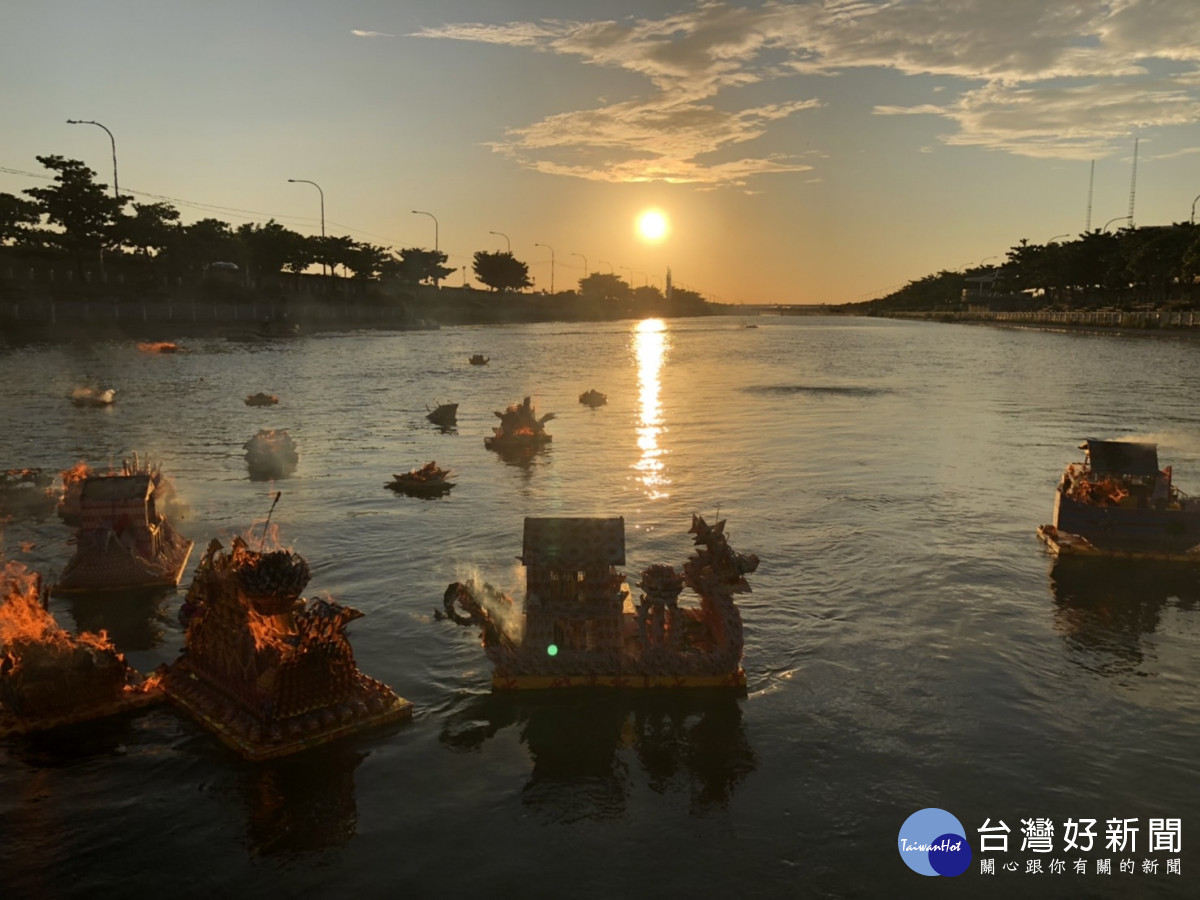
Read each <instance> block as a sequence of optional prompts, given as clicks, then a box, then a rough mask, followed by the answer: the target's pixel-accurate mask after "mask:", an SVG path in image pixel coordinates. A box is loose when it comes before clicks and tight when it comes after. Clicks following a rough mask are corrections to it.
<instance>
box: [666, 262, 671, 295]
mask: <svg viewBox="0 0 1200 900" xmlns="http://www.w3.org/2000/svg"><path fill="white" fill-rule="evenodd" d="M666 295H667V299H668V300H670V299H671V269H670V268H668V269H667V291H666Z"/></svg>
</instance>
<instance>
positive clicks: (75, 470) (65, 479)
mask: <svg viewBox="0 0 1200 900" xmlns="http://www.w3.org/2000/svg"><path fill="white" fill-rule="evenodd" d="M60 474H61V475H62V484H63V493H64V494H65V493H66V492H67V490H68V489H69V488H70V487H71V485H73V484H75V483H76V482H77V481H83V479H85V478H87V477H88V476H89V475H91V474H92V470H91V468H89V467H88V464H87V463H86V462H84V461H83V460H82V459H81V460H80V461H79V462H77V463H75V465H73V466H71V468H69V469H63V470H62V472H61V473H60Z"/></svg>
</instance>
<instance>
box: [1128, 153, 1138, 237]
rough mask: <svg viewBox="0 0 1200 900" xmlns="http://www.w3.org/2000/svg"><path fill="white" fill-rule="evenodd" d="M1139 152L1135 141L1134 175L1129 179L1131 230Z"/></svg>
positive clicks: (1131, 226)
mask: <svg viewBox="0 0 1200 900" xmlns="http://www.w3.org/2000/svg"><path fill="white" fill-rule="evenodd" d="M1137 151H1138V139H1137V138H1134V139H1133V174H1132V175H1131V176H1130V178H1129V228H1130V230H1132V229H1133V198H1134V197H1135V196H1136V194H1137Z"/></svg>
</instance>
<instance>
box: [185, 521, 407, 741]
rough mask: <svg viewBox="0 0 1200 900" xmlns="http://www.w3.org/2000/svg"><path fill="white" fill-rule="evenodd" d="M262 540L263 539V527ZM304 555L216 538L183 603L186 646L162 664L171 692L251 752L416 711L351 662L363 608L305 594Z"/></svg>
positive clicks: (332, 735) (330, 736) (332, 736)
mask: <svg viewBox="0 0 1200 900" xmlns="http://www.w3.org/2000/svg"><path fill="white" fill-rule="evenodd" d="M263 540H264V541H265V540H266V537H265V536H264V538H263ZM309 577H310V571H309V567H308V563H307V562H305V560H304V558H303V557H302V556H300V555H299V554H296V553H293V552H292V551H290V550H284V549H276V550H270V551H269V552H263V551H262V549H261V544H260V549H259V550H258V551H255V550H251V549H250V547H249V546H248V544H247V543H246V541H245V540H243V539H242V538H240V537H239V538H235V539H234V541H233V546H232V549H231V551H230V552H229V553H226V552H224V548H223V547H222V546H221V543H220V542H219V541H217V540H215V539H214V540H213V541H212V542H210V543H209V545H208V550H207V552H206V553H205V555H204V558H203V559H202V560H201V562H200V565H199V566H198V567H197V569H196V574H195V577H194V578H193V580H192V584H191V587H190V588H188V593H187V599H186V601H185V603H184V607H185V609H186V610H187V611H188V615H187V620H186V627H187V632H186V635H185V639H184V641H185V648H186V649H185V651H184V653H183V655H181V656H180V657H179V658H178V659H177V660H176V661H175V662H174V663H173V664H172V665H171V666H170V667H169V668H167V669H166V671H165V672H164V674H163V687H164V689H165V690H166V693H167V696H168V697H169V698H170V699H171V701H172V702H173V703H175V704H177V705H178V706H180V707H182V708H183V710H184V711H186V712H187V713H188V714H189V715H191V716H193V717H195V718H196V719H197V720H198V721H199V722H200V724H202V725H203V726H204V727H206V728H208V729H209V730H210V731H212V732H214V733H215V734H216V736H217V737H218V738H219V739H220V740H221V741H222V742H223V743H224V744H226V745H227V746H228V747H230V748H232V749H233V750H234V751H236V752H237V753H239V754H241V755H242V756H243V757H245V758H246V759H250V760H260V759H272V758H275V757H280V756H286V755H288V754H291V753H296V752H299V751H301V750H305V749H307V748H309V747H314V746H317V745H320V744H324V743H327V742H329V741H332V740H336V739H338V738H342V737H345V736H347V735H350V734H356V733H359V732H361V731H364V730H366V729H369V728H375V727H377V726H380V725H384V724H386V723H390V722H397V721H399V720H401V719H407V718H409V717H411V716H412V703H410V702H409V701H407V700H405V699H403V698H402V697H399V696H397V695H396V693H395V692H394V691H393V690H392V689H391V688H389V687H388V686H387V685H385V684H383V683H381V682H379V681H376V680H375V679H373V678H369V677H367V676H366V675H364V674H363V673H362V672H361V671H359V669H358V666H357V665H356V664H355V662H354V650H353V648H352V647H351V646H350V642H349V640H348V638H347V636H346V633H345V629H346V626H347V625H348V624H349V623H350V622H352V621H354V620H355V619H358V618H360V617H361V616H362V613H361V612H359V611H358V610H356V609H353V608H351V607H349V606H342V605H341V604H339V603H336V602H333V601H330V600H312V601H310V600H305V599H303V598H302V597H301V596H300V594H301V593H302V592H303V590H304V588H305V586H306V585H307V584H308V580H309Z"/></svg>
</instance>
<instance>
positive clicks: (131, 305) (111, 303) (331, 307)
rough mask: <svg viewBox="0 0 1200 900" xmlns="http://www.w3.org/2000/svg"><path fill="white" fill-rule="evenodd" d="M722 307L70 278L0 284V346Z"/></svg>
mask: <svg viewBox="0 0 1200 900" xmlns="http://www.w3.org/2000/svg"><path fill="white" fill-rule="evenodd" d="M728 311H729V310H728V309H727V308H726V307H724V306H722V305H719V304H711V303H706V302H700V303H695V302H692V301H688V302H672V301H671V300H667V299H662V300H660V301H658V302H653V301H651V302H642V301H610V300H607V299H603V298H595V297H587V296H581V295H578V294H575V293H567V292H564V293H560V294H534V293H499V292H490V291H477V290H472V289H470V288H440V289H439V288H434V287H428V286H418V287H415V288H410V289H407V290H404V291H395V292H384V291H380V290H376V289H372V288H371V287H370V286H367V287H364V286H361V285H358V284H355V283H354V282H352V281H348V280H341V281H338V280H333V281H330V282H327V283H326V284H325V285H324V286H323V289H320V290H298V289H292V290H288V289H273V290H261V291H255V290H247V289H243V288H239V287H237V286H232V287H228V286H221V285H217V286H213V285H202V286H196V287H180V288H175V289H164V288H146V287H141V288H139V287H136V286H123V285H112V286H107V285H104V286H99V285H82V284H78V283H76V284H65V285H63V284H59V285H50V286H40V287H38V288H37V289H29V288H22V289H19V290H14V289H12V288H11V287H10V288H9V289H8V290H0V342H2V341H10V342H18V343H24V342H45V341H64V340H65V341H81V340H109V339H120V338H138V339H146V340H172V339H175V338H179V337H212V336H224V337H229V338H232V339H247V340H252V339H259V338H272V337H281V336H287V335H290V334H292V333H295V332H299V333H303V334H310V333H313V332H322V331H347V330H357V329H384V330H418V329H432V328H438V327H441V326H442V325H447V326H451V325H500V324H521V323H536V322H551V321H563V322H578V321H617V320H621V319H629V318H644V317H647V316H663V317H669V318H678V317H687V316H711V315H722V314H726V313H727V312H728Z"/></svg>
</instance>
